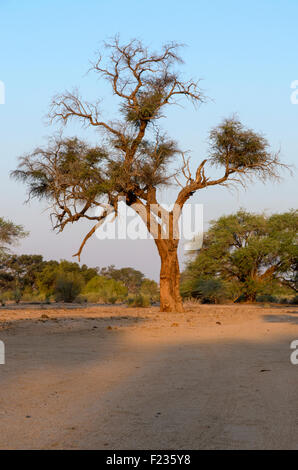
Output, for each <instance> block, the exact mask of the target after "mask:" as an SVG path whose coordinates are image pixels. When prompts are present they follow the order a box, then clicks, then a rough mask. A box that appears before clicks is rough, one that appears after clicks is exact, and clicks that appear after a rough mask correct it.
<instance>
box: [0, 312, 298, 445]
mask: <svg viewBox="0 0 298 470" xmlns="http://www.w3.org/2000/svg"><path fill="white" fill-rule="evenodd" d="M294 339H298V308H297V307H295V306H291V307H285V306H273V305H272V306H264V307H262V306H253V305H237V306H234V305H218V306H211V305H210V306H209V305H197V306H191V305H189V306H188V307H187V311H186V312H185V313H184V314H162V313H159V311H158V308H147V309H132V308H124V307H115V306H113V307H95V306H94V307H90V308H84V309H83V308H77V309H76V308H75V309H71V310H68V309H65V308H59V309H55V310H53V309H46V308H30V306H28V307H25V308H24V307H23V308H18V309H15V310H13V309H11V308H10V309H1V310H0V340H2V341H4V343H5V347H6V364H5V365H0V448H1V449H298V365H296V366H295V365H292V364H291V362H290V354H291V352H292V351H291V349H290V343H291V342H292V341H293V340H294Z"/></svg>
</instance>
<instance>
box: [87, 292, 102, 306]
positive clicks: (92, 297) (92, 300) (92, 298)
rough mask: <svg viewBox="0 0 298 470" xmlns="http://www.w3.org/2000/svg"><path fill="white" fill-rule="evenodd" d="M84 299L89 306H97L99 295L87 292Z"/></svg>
mask: <svg viewBox="0 0 298 470" xmlns="http://www.w3.org/2000/svg"><path fill="white" fill-rule="evenodd" d="M84 297H85V299H87V302H89V303H91V304H97V302H99V295H98V293H96V292H88V293H87V294H84Z"/></svg>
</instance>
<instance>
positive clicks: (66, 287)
mask: <svg viewBox="0 0 298 470" xmlns="http://www.w3.org/2000/svg"><path fill="white" fill-rule="evenodd" d="M81 290H82V278H81V276H80V275H79V274H78V273H75V272H68V273H64V274H61V275H60V276H59V277H58V279H57V281H56V285H55V290H54V295H55V300H56V302H61V301H62V302H68V303H71V302H73V301H74V300H75V298H76V297H77V296H78V295H79V294H80V292H81Z"/></svg>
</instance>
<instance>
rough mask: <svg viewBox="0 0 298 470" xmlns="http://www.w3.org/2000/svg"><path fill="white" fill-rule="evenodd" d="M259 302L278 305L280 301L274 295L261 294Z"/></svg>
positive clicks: (257, 299) (258, 297) (258, 298)
mask: <svg viewBox="0 0 298 470" xmlns="http://www.w3.org/2000/svg"><path fill="white" fill-rule="evenodd" d="M256 301H257V302H271V303H277V301H278V299H277V297H275V296H274V295H271V294H261V295H258V296H257V298H256Z"/></svg>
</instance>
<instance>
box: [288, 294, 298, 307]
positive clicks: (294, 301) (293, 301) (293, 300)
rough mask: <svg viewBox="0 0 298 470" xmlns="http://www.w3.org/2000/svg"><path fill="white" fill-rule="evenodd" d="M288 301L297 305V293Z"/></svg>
mask: <svg viewBox="0 0 298 470" xmlns="http://www.w3.org/2000/svg"><path fill="white" fill-rule="evenodd" d="M290 303H291V304H292V305H297V304H298V295H295V297H293V298H292V299H291V300H290Z"/></svg>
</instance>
